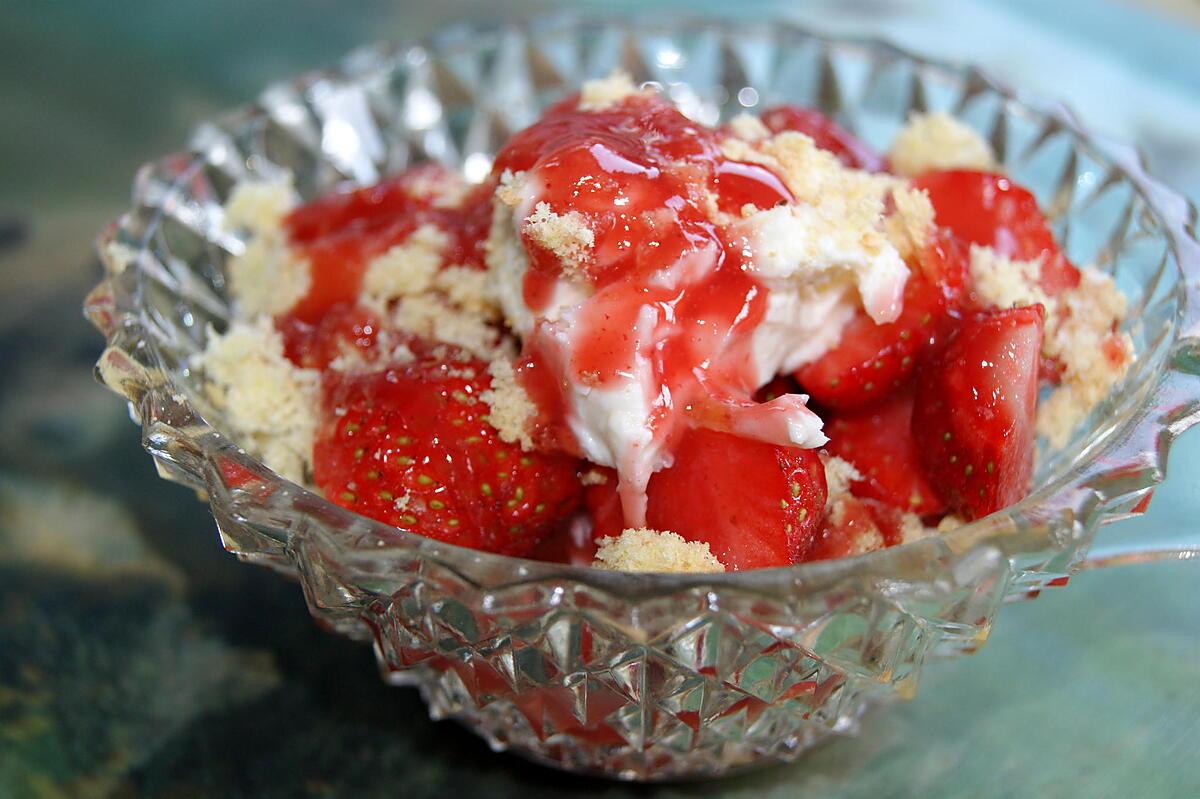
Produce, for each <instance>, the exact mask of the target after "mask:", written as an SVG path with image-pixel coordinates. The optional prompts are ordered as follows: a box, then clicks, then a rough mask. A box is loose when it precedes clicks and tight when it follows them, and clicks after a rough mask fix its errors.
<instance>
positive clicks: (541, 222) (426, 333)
mask: <svg viewBox="0 0 1200 799" xmlns="http://www.w3.org/2000/svg"><path fill="white" fill-rule="evenodd" d="M225 221H226V226H227V227H228V229H229V230H230V232H231V234H233V239H232V240H234V241H236V242H239V243H240V246H239V247H238V251H237V252H236V253H235V254H234V255H233V257H231V259H230V261H229V263H228V265H227V273H228V284H229V288H230V294H231V296H232V298H233V301H234V303H233V310H234V319H233V321H232V323H231V324H230V326H229V327H228V329H226V330H225V331H223V332H217V331H209V340H208V346H207V347H206V349H205V351H204V352H203V353H201V355H199V356H198V357H197V359H196V363H195V367H196V369H197V370H198V372H199V374H200V375H201V376H202V378H203V380H204V386H205V391H206V394H207V398H208V400H209V401H210V402H211V403H212V405H213V406H214V408H216V409H217V410H218V411H219V412H220V413H221V414H222V415H223V418H224V419H225V420H226V422H227V424H228V426H229V428H230V431H231V432H232V433H234V434H235V435H236V436H237V437H238V440H239V442H240V443H241V444H242V445H243V446H245V447H247V448H248V449H249V450H251V451H253V452H255V453H256V454H257V455H258V456H260V457H261V458H262V459H263V460H264V461H265V462H266V463H267V464H268V465H270V466H271V467H272V468H273V469H275V470H276V471H278V472H279V473H280V474H282V475H284V476H285V477H287V478H289V479H291V480H293V481H295V482H297V483H300V484H302V485H307V486H309V487H311V488H314V489H316V490H317V491H319V492H321V493H322V494H323V495H324V496H325V497H326V498H327V499H329V500H330V501H332V502H334V503H337V504H339V505H342V506H344V507H346V508H348V509H351V510H353V511H356V512H358V513H361V514H364V515H366V516H369V517H371V518H374V519H377V520H379V521H381V522H385V523H387V524H389V525H393V526H395V527H397V528H400V529H403V530H407V531H410V532H413V533H418V534H420V535H423V536H427V537H429V538H434V539H438V540H440V541H444V542H448V543H452V544H457V545H461V546H466V547H472V548H476V549H481V550H486V551H489V552H494V553H499V554H504V555H515V556H524V557H533V558H539V559H544V560H555V561H562V562H571V563H576V564H583V565H595V566H597V567H600V568H608V569H624V570H635V571H692V572H705V571H726V570H729V571H733V570H744V569H756V568H767V567H776V566H788V565H792V564H796V563H801V562H805V561H811V560H820V559H827V558H835V557H843V556H849V555H861V554H864V553H867V552H870V551H872V550H875V549H879V548H882V547H886V546H893V545H896V544H902V543H905V542H908V541H913V540H915V539H918V538H921V537H925V536H930V535H937V534H938V533H939V532H940V531H944V530H947V529H950V528H952V527H954V526H957V525H960V524H962V523H964V522H965V521H970V520H973V519H977V518H980V517H982V516H986V515H988V514H990V513H993V512H995V511H997V510H1000V509H1002V508H1005V507H1006V506H1008V505H1011V504H1013V503H1015V502H1017V501H1019V500H1020V499H1021V498H1022V497H1024V496H1025V494H1026V493H1027V492H1028V490H1029V487H1030V485H1029V484H1030V479H1031V475H1032V471H1033V465H1034V457H1035V448H1036V447H1037V446H1038V445H1039V442H1041V444H1040V445H1041V446H1045V447H1060V446H1062V445H1063V444H1064V443H1065V442H1066V441H1067V440H1069V438H1070V436H1071V432H1072V430H1073V429H1074V428H1075V427H1076V426H1077V425H1078V423H1079V422H1080V421H1081V420H1082V419H1083V418H1084V417H1086V416H1087V415H1088V414H1089V413H1090V412H1091V410H1092V409H1093V408H1094V407H1095V405H1096V404H1097V403H1098V402H1099V401H1100V400H1101V399H1102V398H1104V397H1105V396H1106V395H1107V394H1108V393H1109V391H1110V390H1111V389H1112V387H1113V386H1114V385H1115V384H1116V383H1117V382H1118V381H1119V380H1120V379H1121V377H1122V376H1123V375H1124V373H1125V371H1126V370H1127V368H1128V366H1129V364H1130V362H1131V361H1132V359H1133V346H1132V341H1131V340H1130V338H1129V336H1128V335H1127V334H1126V333H1124V332H1122V330H1121V322H1122V320H1123V317H1124V312H1125V307H1124V305H1125V303H1124V298H1123V296H1122V295H1121V294H1120V292H1119V291H1117V289H1116V287H1115V286H1114V284H1113V282H1112V280H1111V279H1110V278H1109V277H1108V276H1107V275H1105V274H1103V273H1101V272H1099V271H1097V270H1095V269H1093V268H1090V267H1086V266H1079V265H1076V264H1073V263H1071V262H1070V261H1069V260H1068V258H1067V256H1066V255H1065V254H1064V253H1063V252H1062V251H1061V249H1060V248H1059V246H1058V243H1057V242H1056V240H1055V238H1054V235H1053V233H1052V232H1051V228H1050V226H1049V224H1048V222H1047V220H1046V218H1045V216H1044V215H1043V214H1042V211H1041V210H1040V209H1039V207H1038V204H1037V202H1036V200H1035V199H1034V197H1033V195H1031V194H1030V193H1029V192H1028V191H1026V190H1025V189H1023V188H1022V187H1021V186H1019V185H1018V184H1017V183H1015V182H1014V181H1013V180H1011V179H1010V178H1009V177H1008V176H1006V175H1005V174H1004V173H1003V172H1002V171H1001V170H1000V166H999V165H998V164H997V163H995V160H994V157H993V155H992V153H991V150H990V148H989V146H988V145H987V143H986V142H985V141H984V140H982V139H981V138H980V137H979V136H978V135H977V134H975V133H974V132H973V131H972V130H971V129H970V128H968V127H966V126H965V125H963V124H961V123H959V122H957V121H956V120H954V119H953V118H951V117H949V116H947V115H945V114H926V115H917V116H914V117H913V118H912V119H911V120H910V121H909V123H908V125H907V126H905V127H904V128H903V129H902V130H901V131H900V132H899V133H898V134H897V136H896V138H895V140H894V141H893V144H892V146H891V148H890V150H889V151H888V152H887V153H886V154H882V153H877V152H874V151H872V150H871V148H870V147H868V146H867V145H866V144H864V143H863V142H862V141H860V140H858V139H857V138H856V137H855V136H853V135H852V134H851V133H849V132H848V131H846V130H844V129H842V128H841V127H840V126H838V125H837V124H836V123H835V122H834V121H832V120H831V119H829V118H827V117H825V116H824V115H822V114H820V113H819V112H817V111H815V110H812V109H807V108H799V107H794V106H780V107H775V108H769V109H766V110H765V111H764V112H763V113H762V115H761V116H759V117H752V116H748V115H743V116H739V117H736V118H734V119H732V120H730V121H729V122H728V123H727V124H725V125H722V126H720V127H716V128H713V127H707V126H704V125H701V124H699V123H697V122H695V121H693V120H691V119H689V118H688V117H687V116H685V115H684V114H683V113H682V112H681V111H680V110H679V109H677V108H676V107H675V106H674V105H672V104H671V103H670V102H669V101H667V100H666V99H665V98H663V97H662V96H661V95H659V94H657V93H656V92H655V91H653V90H651V89H648V88H639V87H637V86H635V85H634V84H633V83H632V82H631V81H630V80H629V79H628V77H626V76H624V75H621V74H615V75H613V76H611V77H609V78H607V79H604V80H599V81H593V82H591V83H588V84H585V85H584V87H583V89H582V90H581V91H580V92H579V93H578V94H575V95H572V96H569V97H567V98H565V99H563V100H562V101H560V102H559V103H557V104H556V105H553V106H551V107H550V108H549V109H548V110H547V111H546V112H545V114H544V115H543V117H542V118H541V119H540V120H539V121H538V122H536V123H535V124H533V125H532V126H530V127H528V128H526V129H525V130H522V131H519V132H517V133H516V134H515V135H513V136H512V138H511V139H510V140H509V141H508V142H507V143H506V144H505V146H504V147H503V148H501V150H500V152H498V153H497V154H496V155H495V158H494V160H493V163H492V167H491V171H490V173H489V174H488V175H487V176H486V177H484V178H483V180H482V181H480V182H478V183H469V182H467V181H466V180H465V179H464V178H462V177H461V176H460V175H459V174H458V173H456V172H454V171H451V170H449V169H446V168H443V167H440V166H435V165H430V164H426V165H420V166H416V167H413V168H410V169H408V170H407V171H405V172H402V173H401V174H399V175H395V176H393V177H391V178H388V179H386V180H384V181H383V182H381V183H379V184H377V185H374V186H368V187H365V188H357V189H353V190H345V191H339V192H335V193H332V194H329V195H326V196H323V197H319V198H317V199H315V200H313V201H310V202H307V203H301V202H300V201H299V198H298V197H297V196H296V195H295V193H294V190H293V189H292V188H291V185H290V183H288V182H287V181H286V180H279V181H275V182H256V183H251V182H247V183H243V184H240V185H239V186H238V187H237V188H236V189H235V191H234V193H233V195H232V196H231V198H230V200H229V202H228V203H227V205H226V208H225Z"/></svg>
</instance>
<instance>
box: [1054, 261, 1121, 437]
mask: <svg viewBox="0 0 1200 799" xmlns="http://www.w3.org/2000/svg"><path fill="white" fill-rule="evenodd" d="M1080 271H1081V276H1080V281H1079V285H1078V286H1076V287H1075V288H1073V289H1071V290H1070V291H1067V292H1064V293H1063V294H1062V295H1060V298H1059V300H1060V301H1059V311H1058V317H1059V321H1058V324H1057V325H1056V326H1055V327H1054V328H1053V329H1051V328H1049V327H1047V330H1046V336H1045V338H1044V339H1043V344H1042V352H1043V353H1045V354H1046V355H1048V356H1049V357H1051V358H1055V359H1056V360H1058V362H1059V363H1061V364H1062V365H1063V373H1062V380H1061V382H1060V384H1059V385H1058V387H1057V388H1055V389H1054V391H1053V392H1051V394H1050V396H1049V397H1047V398H1046V399H1045V401H1043V402H1042V403H1040V404H1039V406H1038V418H1037V431H1038V433H1039V434H1040V435H1043V436H1045V437H1046V439H1047V441H1049V443H1050V445H1051V446H1052V447H1056V448H1062V447H1064V446H1066V444H1067V442H1068V441H1069V440H1070V438H1071V433H1072V432H1073V431H1074V430H1075V428H1076V427H1077V426H1078V425H1079V423H1080V422H1081V421H1082V420H1083V419H1084V418H1085V417H1086V416H1087V415H1088V414H1089V413H1090V412H1091V410H1092V408H1094V407H1095V406H1096V404H1097V403H1098V402H1100V401H1101V400H1102V399H1104V398H1105V397H1106V396H1107V395H1108V393H1109V392H1110V391H1111V390H1112V388H1113V386H1115V385H1116V384H1117V383H1118V382H1120V380H1121V378H1123V377H1124V376H1125V373H1126V372H1127V371H1128V370H1129V366H1130V364H1131V363H1133V360H1134V349H1133V339H1131V338H1130V337H1129V334H1128V333H1125V332H1118V331H1116V327H1117V325H1118V324H1119V323H1120V321H1121V320H1122V319H1124V317H1125V295H1124V294H1122V293H1121V292H1120V290H1119V289H1118V288H1117V287H1116V285H1115V284H1114V283H1113V281H1112V278H1111V277H1109V276H1108V275H1106V274H1104V273H1102V272H1100V271H1098V270H1096V269H1093V268H1091V267H1085V268H1084V269H1082V270H1080Z"/></svg>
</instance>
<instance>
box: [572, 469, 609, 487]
mask: <svg viewBox="0 0 1200 799" xmlns="http://www.w3.org/2000/svg"><path fill="white" fill-rule="evenodd" d="M579 482H580V483H582V484H583V485H585V486H602V485H606V484H607V483H608V475H606V474H605V473H604V472H602V471H600V470H599V469H588V470H587V471H586V472H584V473H583V474H581V475H579Z"/></svg>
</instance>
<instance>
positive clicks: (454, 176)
mask: <svg viewBox="0 0 1200 799" xmlns="http://www.w3.org/2000/svg"><path fill="white" fill-rule="evenodd" d="M407 188H408V193H409V194H411V195H412V196H414V197H417V198H419V199H422V200H426V201H427V202H428V203H429V204H430V205H432V206H433V207H434V208H459V207H461V206H462V204H463V200H465V199H467V195H468V194H469V193H470V192H471V184H469V183H467V181H465V180H463V178H462V176H461V175H459V174H458V173H457V172H451V171H450V170H448V169H447V170H444V171H442V170H439V171H436V172H434V171H428V170H426V171H422V172H421V173H420V174H418V175H417V176H416V177H415V178H414V179H412V180H410V181H409V182H408V184H407Z"/></svg>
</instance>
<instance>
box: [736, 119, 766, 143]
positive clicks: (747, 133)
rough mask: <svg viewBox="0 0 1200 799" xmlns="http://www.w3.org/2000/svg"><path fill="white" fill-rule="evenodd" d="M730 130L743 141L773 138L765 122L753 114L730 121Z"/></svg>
mask: <svg viewBox="0 0 1200 799" xmlns="http://www.w3.org/2000/svg"><path fill="white" fill-rule="evenodd" d="M729 130H730V131H731V132H732V133H733V135H734V136H736V137H737V138H739V139H741V140H742V141H749V142H753V141H758V140H760V139H767V138H770V136H771V131H770V129H769V128H767V126H766V125H764V124H763V121H762V120H761V119H759V118H758V117H756V116H754V115H753V114H746V113H742V114H738V115H737V116H735V117H734V118H733V119H731V120H729Z"/></svg>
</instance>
